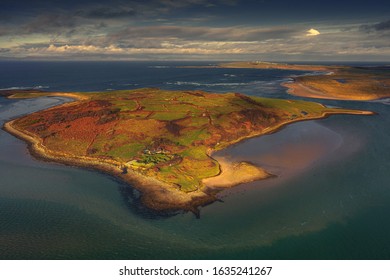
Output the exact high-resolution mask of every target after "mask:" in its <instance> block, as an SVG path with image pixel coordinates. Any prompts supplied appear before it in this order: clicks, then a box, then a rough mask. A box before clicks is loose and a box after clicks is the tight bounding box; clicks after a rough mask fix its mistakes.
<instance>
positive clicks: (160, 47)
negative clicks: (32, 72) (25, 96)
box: [0, 0, 390, 59]
mask: <svg viewBox="0 0 390 280" xmlns="http://www.w3.org/2000/svg"><path fill="white" fill-rule="evenodd" d="M0 1H1V4H0V6H1V7H0V49H1V53H2V56H3V57H5V56H8V57H12V56H13V57H62V58H67V59H68V58H77V57H84V58H94V59H95V58H96V59H108V58H128V59H131V58H144V59H148V58H150V59H156V58H158V59H167V58H173V59H174V58H185V57H186V58H197V59H198V58H201V56H202V55H204V56H205V57H209V58H212V59H218V58H233V57H234V58H236V59H237V58H238V59H240V57H241V58H242V59H248V58H250V57H256V56H257V55H261V57H262V58H265V59H266V57H276V56H279V55H280V57H286V56H293V55H295V56H296V57H299V58H301V56H304V55H305V54H306V55H307V57H315V56H319V58H320V57H321V56H324V57H325V56H328V57H331V56H332V55H337V54H339V53H342V54H343V53H352V52H353V53H355V54H356V55H360V54H362V55H364V54H374V55H375V54H377V53H378V52H380V53H382V54H384V55H386V54H389V53H390V47H389V46H388V40H386V37H387V34H389V33H388V30H390V21H389V20H387V21H384V19H386V18H388V14H390V8H389V7H390V5H388V4H387V5H385V4H386V3H387V1H388V0H386V1H385V0H371V1H370V3H367V2H366V1H363V0H355V1H353V2H352V1H338V2H337V3H334V2H333V1H331V0H330V2H329V1H327V2H325V1H322V2H318V1H312V0H311V1H308V0H295V1H283V0H262V1H255V0H214V1H210V0H181V1H180V0H151V1H146V0H110V1H107V0H67V1H63V0H50V1H49V0H46V1H45V0H34V1H32V0H28V1H27V0H0ZM383 15H386V17H384V16H383ZM363 17H364V20H365V22H362V23H365V24H364V25H362V23H359V21H360V20H361V18H363ZM308 30H318V34H316V35H317V36H307V34H308V33H307V32H308Z"/></svg>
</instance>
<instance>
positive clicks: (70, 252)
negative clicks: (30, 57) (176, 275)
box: [0, 62, 390, 259]
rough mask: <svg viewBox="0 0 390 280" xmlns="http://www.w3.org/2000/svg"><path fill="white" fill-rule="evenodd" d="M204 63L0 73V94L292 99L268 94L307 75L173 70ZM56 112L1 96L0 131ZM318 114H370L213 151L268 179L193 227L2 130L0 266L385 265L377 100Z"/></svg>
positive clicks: (389, 139)
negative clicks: (62, 262) (135, 92)
mask: <svg viewBox="0 0 390 280" xmlns="http://www.w3.org/2000/svg"><path fill="white" fill-rule="evenodd" d="M204 64H205V63H194V62H191V63H189V62H188V63H185V62H181V63H177V62H175V63H173V62H158V63H157V62H138V63H135V62H133V63H130V62H0V88H2V89H7V88H38V89H46V90H50V91H54V90H59V91H105V90H112V89H133V88H140V87H159V88H164V89H180V90H193V89H199V90H206V91H211V92H215V93H219V94H222V93H224V92H241V93H245V94H249V95H255V96H265V97H277V98H290V99H304V98H298V97H294V96H291V95H288V94H287V93H286V91H285V89H284V88H283V87H281V86H280V83H281V82H283V81H288V80H289V79H290V78H289V77H290V76H291V75H301V74H309V73H305V72H299V71H283V70H255V69H213V68H210V69H202V68H177V67H176V66H183V65H204ZM206 64H207V63H206ZM210 64H212V62H210ZM66 101H68V99H65V98H40V99H31V100H8V99H5V98H2V97H0V122H1V124H3V123H4V122H5V121H7V120H10V119H12V118H15V117H17V116H20V115H23V114H27V113H29V112H33V111H37V110H40V109H43V108H47V107H50V106H54V105H56V104H60V103H61V102H66ZM319 101H321V102H323V103H324V104H326V105H329V106H340V107H346V108H356V109H363V110H372V111H375V112H377V113H378V114H377V115H375V116H349V115H339V116H331V117H329V118H327V119H323V120H316V121H306V122H300V123H295V124H292V125H289V126H287V127H285V128H284V129H282V130H281V131H279V132H277V133H274V134H270V135H266V136H262V137H257V138H252V139H249V140H246V141H244V142H242V143H239V144H237V145H234V146H232V147H229V148H228V149H226V150H223V151H220V152H218V153H217V154H215V156H216V157H228V158H231V159H233V160H248V161H251V162H254V163H256V164H259V165H261V166H264V167H265V168H266V169H268V170H270V171H271V172H273V173H274V174H276V175H277V177H276V178H274V179H269V180H264V181H258V182H252V183H248V184H242V185H240V186H238V187H236V188H233V189H231V190H229V191H225V192H223V193H221V194H220V198H221V201H220V202H215V203H213V204H211V205H208V206H205V207H202V208H201V211H200V212H201V215H200V219H197V218H196V217H195V216H194V215H193V214H191V213H182V212H180V213H177V214H176V215H159V214H158V213H154V212H152V211H148V210H147V209H145V208H144V207H143V206H142V205H141V204H140V203H139V202H138V200H137V195H136V193H135V192H134V191H133V189H132V187H131V186H128V185H126V184H124V183H123V182H120V181H118V180H116V179H115V178H113V177H111V176H107V175H105V174H102V173H99V172H96V171H93V170H87V169H81V168H76V167H70V166H64V165H61V164H57V163H52V162H44V161H39V160H36V159H34V158H33V157H32V156H31V155H30V154H29V152H28V150H27V146H26V144H25V143H24V142H23V141H21V140H19V139H17V138H15V137H13V136H11V135H9V134H8V133H6V132H4V131H3V130H1V131H0V213H1V215H0V258H1V259H389V258H390V239H389V238H388V236H390V220H389V219H388V217H389V215H390V176H389V170H390V161H389V159H390V149H389V143H390V130H389V129H388V127H390V112H389V100H380V101H375V102H352V101H331V100H319Z"/></svg>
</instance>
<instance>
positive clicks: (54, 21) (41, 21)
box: [23, 14, 76, 33]
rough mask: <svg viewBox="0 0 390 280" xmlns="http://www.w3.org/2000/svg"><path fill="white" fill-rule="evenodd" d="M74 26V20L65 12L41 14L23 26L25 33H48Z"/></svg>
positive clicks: (69, 28) (70, 28) (68, 29)
mask: <svg viewBox="0 0 390 280" xmlns="http://www.w3.org/2000/svg"><path fill="white" fill-rule="evenodd" d="M75 27H76V21H75V20H74V18H73V17H72V16H69V15H67V14H42V15H39V16H38V17H36V18H34V19H32V20H31V21H30V22H29V23H27V24H25V25H24V26H23V29H24V32H26V33H48V32H54V33H57V32H63V31H64V30H67V31H70V30H72V29H73V28H75Z"/></svg>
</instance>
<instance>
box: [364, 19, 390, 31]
mask: <svg viewBox="0 0 390 280" xmlns="http://www.w3.org/2000/svg"><path fill="white" fill-rule="evenodd" d="M360 29H361V30H362V31H366V32H372V31H378V32H382V31H389V30H390V20H386V21H382V22H378V23H375V24H365V25H362V26H361V27H360Z"/></svg>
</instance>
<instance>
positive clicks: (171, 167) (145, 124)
mask: <svg viewBox="0 0 390 280" xmlns="http://www.w3.org/2000/svg"><path fill="white" fill-rule="evenodd" d="M3 95H6V96H8V98H33V97H40V96H66V97H72V98H74V99H76V100H75V101H73V102H70V103H65V104H63V105H60V106H56V107H53V108H50V109H47V110H43V111H39V112H36V113H32V114H30V115H27V116H24V117H20V118H18V119H15V120H12V121H10V122H8V123H6V124H5V126H4V129H5V130H6V131H8V132H10V133H11V134H13V135H15V136H17V137H19V138H21V139H23V140H25V141H26V142H27V143H29V147H30V151H31V152H32V153H33V154H34V155H35V156H36V157H38V158H41V159H45V160H51V161H56V162H61V163H65V164H70V165H76V166H82V167H87V168H92V169H97V170H101V171H103V172H105V173H107V174H110V175H113V176H115V177H117V178H120V179H122V180H123V181H125V182H127V183H129V184H130V185H131V186H133V187H134V188H136V189H137V190H139V191H140V192H141V194H142V202H143V203H144V204H145V205H146V206H147V207H149V208H151V209H155V210H159V211H160V210H187V211H192V212H194V213H197V211H198V210H197V208H198V207H199V206H201V205H205V204H208V203H211V202H213V201H215V200H216V199H217V198H216V194H217V193H218V192H219V191H221V190H223V189H224V188H229V187H233V186H235V185H238V184H240V183H244V182H250V181H254V180H260V179H265V178H268V177H272V176H273V175H272V174H270V173H268V172H267V171H266V170H263V169H262V168H261V167H258V166H254V165H253V164H251V163H250V162H228V161H220V162H218V161H216V160H215V159H214V158H213V152H214V151H217V150H221V149H223V148H226V147H228V146H230V145H232V144H235V143H238V142H239V141H241V140H243V139H246V138H250V137H255V136H260V135H264V134H267V133H272V132H275V131H277V130H278V129H279V128H281V127H282V126H284V125H286V124H289V123H293V122H297V121H303V120H311V119H320V118H324V117H327V116H329V115H332V114H358V115H371V114H373V113H372V112H368V111H359V110H348V109H339V108H327V107H325V106H323V105H321V104H319V103H314V102H306V101H297V100H281V99H269V98H259V97H250V96H246V95H243V94H240V93H226V94H213V93H208V92H203V91H167V90H160V89H154V88H144V89H136V90H121V91H108V92H92V93H76V92H75V93H61V92H56V93H54V92H40V91H22V92H18V91H14V92H7V93H4V94H3Z"/></svg>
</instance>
